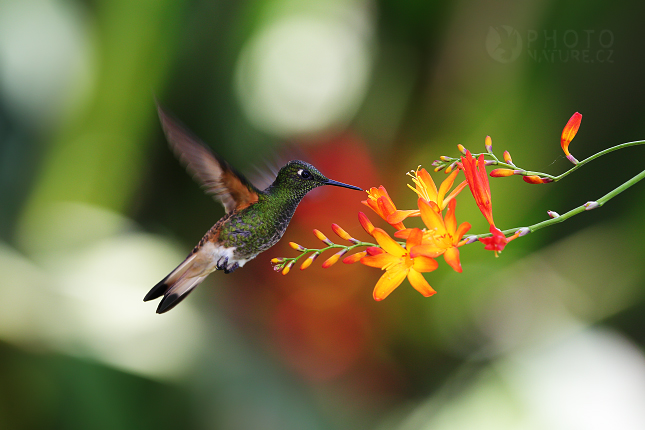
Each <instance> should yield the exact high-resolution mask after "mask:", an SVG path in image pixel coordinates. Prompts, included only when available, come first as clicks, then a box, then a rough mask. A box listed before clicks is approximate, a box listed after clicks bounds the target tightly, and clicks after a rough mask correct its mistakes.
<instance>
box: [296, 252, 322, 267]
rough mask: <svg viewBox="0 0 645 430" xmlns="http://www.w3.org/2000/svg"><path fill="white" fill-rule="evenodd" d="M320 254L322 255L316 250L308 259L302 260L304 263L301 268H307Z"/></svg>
mask: <svg viewBox="0 0 645 430" xmlns="http://www.w3.org/2000/svg"><path fill="white" fill-rule="evenodd" d="M319 255H320V254H319V253H317V252H314V253H313V254H311V255H310V256H309V257H307V259H306V260H305V261H303V262H302V265H301V266H300V270H305V269H306V268H307V267H309V266H311V263H313V262H314V260H316V258H318V256H319Z"/></svg>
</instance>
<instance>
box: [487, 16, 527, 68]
mask: <svg viewBox="0 0 645 430" xmlns="http://www.w3.org/2000/svg"><path fill="white" fill-rule="evenodd" d="M486 50H487V51H488V55H490V57H491V58H492V59H493V60H495V61H499V62H500V63H511V62H513V61H515V60H517V57H519V56H520V53H521V52H522V36H520V33H519V32H518V31H517V30H515V29H514V28H513V27H511V26H510V25H500V26H497V27H489V28H488V35H487V36H486Z"/></svg>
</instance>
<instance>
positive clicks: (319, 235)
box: [314, 228, 333, 245]
mask: <svg viewBox="0 0 645 430" xmlns="http://www.w3.org/2000/svg"><path fill="white" fill-rule="evenodd" d="M314 236H316V238H317V239H318V240H320V241H322V242H324V243H325V244H326V245H333V242H332V241H331V240H329V239H327V236H325V235H324V234H323V232H322V231H320V230H318V229H316V228H314Z"/></svg>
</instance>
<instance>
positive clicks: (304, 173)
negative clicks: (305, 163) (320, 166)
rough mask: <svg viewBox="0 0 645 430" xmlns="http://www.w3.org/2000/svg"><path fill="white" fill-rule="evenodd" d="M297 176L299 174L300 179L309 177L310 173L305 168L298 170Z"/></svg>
mask: <svg viewBox="0 0 645 430" xmlns="http://www.w3.org/2000/svg"><path fill="white" fill-rule="evenodd" d="M298 176H300V177H301V178H302V179H311V173H310V172H309V170H305V169H300V170H298Z"/></svg>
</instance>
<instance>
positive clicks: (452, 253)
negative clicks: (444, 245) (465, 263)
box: [443, 247, 462, 273]
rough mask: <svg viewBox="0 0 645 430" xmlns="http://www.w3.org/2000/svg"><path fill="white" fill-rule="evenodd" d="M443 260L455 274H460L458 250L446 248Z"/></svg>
mask: <svg viewBox="0 0 645 430" xmlns="http://www.w3.org/2000/svg"><path fill="white" fill-rule="evenodd" d="M443 258H444V260H446V263H448V265H449V266H450V267H452V268H453V269H454V270H455V272H458V273H461V272H462V269H461V262H460V261H459V250H458V249H457V248H455V247H453V248H448V249H447V250H446V252H445V254H443Z"/></svg>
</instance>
